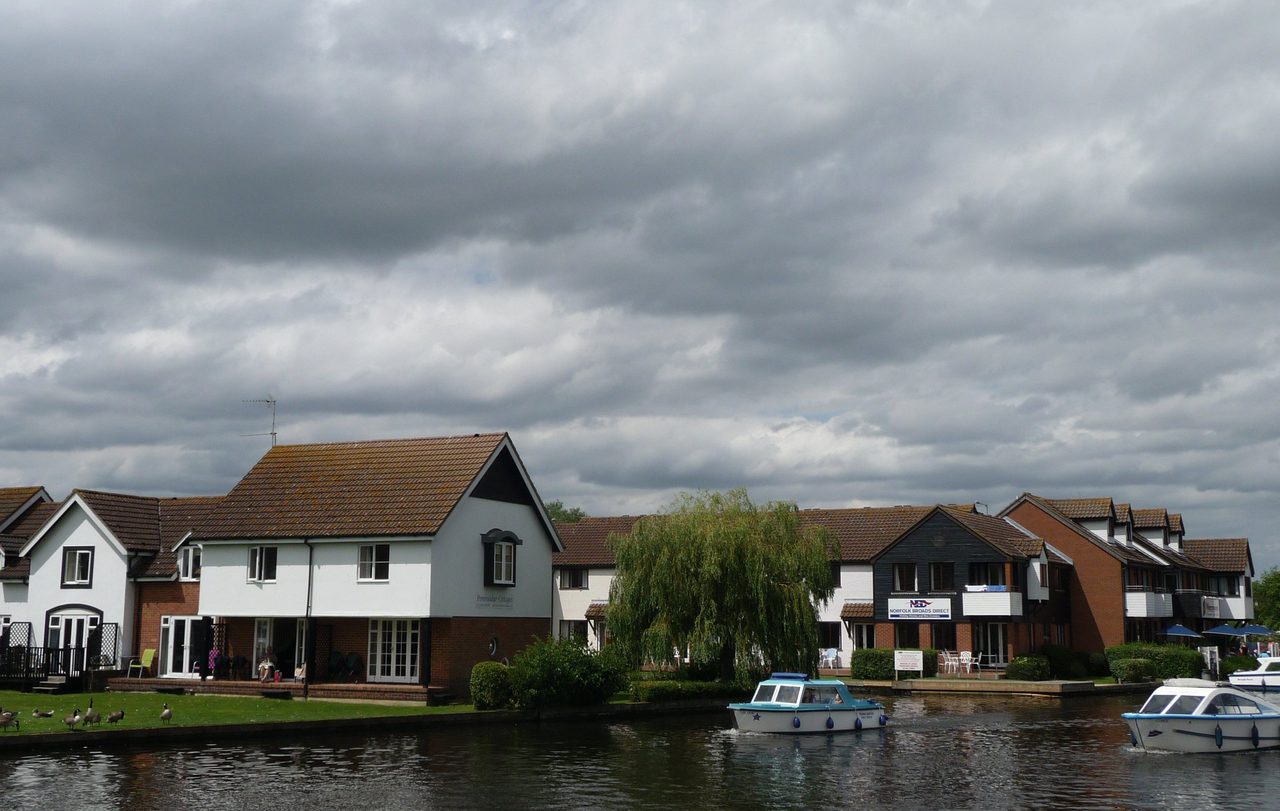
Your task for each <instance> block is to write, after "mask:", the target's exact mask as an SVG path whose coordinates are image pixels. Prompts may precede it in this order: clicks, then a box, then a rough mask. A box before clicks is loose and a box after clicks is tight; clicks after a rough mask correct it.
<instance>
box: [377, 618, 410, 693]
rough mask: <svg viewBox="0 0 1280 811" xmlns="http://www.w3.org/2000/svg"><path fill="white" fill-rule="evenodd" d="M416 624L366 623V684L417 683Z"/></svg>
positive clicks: (388, 621)
mask: <svg viewBox="0 0 1280 811" xmlns="http://www.w3.org/2000/svg"><path fill="white" fill-rule="evenodd" d="M419 636H420V629H419V621H418V620H411V619H371V620H369V671H368V679H369V681H380V682H404V683H413V682H416V681H417V680H418V644H419Z"/></svg>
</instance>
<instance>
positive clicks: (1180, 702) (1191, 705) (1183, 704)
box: [1165, 696, 1203, 715]
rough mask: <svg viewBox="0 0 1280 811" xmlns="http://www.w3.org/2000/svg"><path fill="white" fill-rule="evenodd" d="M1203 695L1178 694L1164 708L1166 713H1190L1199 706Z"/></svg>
mask: <svg viewBox="0 0 1280 811" xmlns="http://www.w3.org/2000/svg"><path fill="white" fill-rule="evenodd" d="M1201 698H1203V696H1178V697H1177V698H1176V699H1174V700H1173V703H1172V704H1170V705H1169V708H1168V709H1166V710H1165V714H1166V715H1191V714H1192V713H1194V712H1195V711H1196V707H1198V706H1200V699H1201Z"/></svg>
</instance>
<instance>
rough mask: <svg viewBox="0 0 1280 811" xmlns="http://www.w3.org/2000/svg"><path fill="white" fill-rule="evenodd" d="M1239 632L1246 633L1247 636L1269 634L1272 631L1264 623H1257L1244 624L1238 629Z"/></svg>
mask: <svg viewBox="0 0 1280 811" xmlns="http://www.w3.org/2000/svg"><path fill="white" fill-rule="evenodd" d="M1240 632H1241V633H1242V634H1248V635H1249V636H1271V633H1272V631H1271V629H1270V628H1268V627H1267V626H1265V625H1258V624H1257V623H1254V624H1251V625H1246V626H1244V627H1243V628H1241V629H1240Z"/></svg>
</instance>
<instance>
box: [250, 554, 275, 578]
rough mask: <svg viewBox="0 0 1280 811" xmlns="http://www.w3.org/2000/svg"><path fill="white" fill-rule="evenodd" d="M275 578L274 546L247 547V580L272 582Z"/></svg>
mask: <svg viewBox="0 0 1280 811" xmlns="http://www.w3.org/2000/svg"><path fill="white" fill-rule="evenodd" d="M275 580H276V547H274V546H252V547H250V548H249V582H251V583H274V582H275Z"/></svg>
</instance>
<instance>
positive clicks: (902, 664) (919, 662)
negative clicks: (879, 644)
mask: <svg viewBox="0 0 1280 811" xmlns="http://www.w3.org/2000/svg"><path fill="white" fill-rule="evenodd" d="M893 669H894V670H895V671H898V670H918V671H920V672H921V673H923V672H924V651H922V650H896V651H894V652H893Z"/></svg>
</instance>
